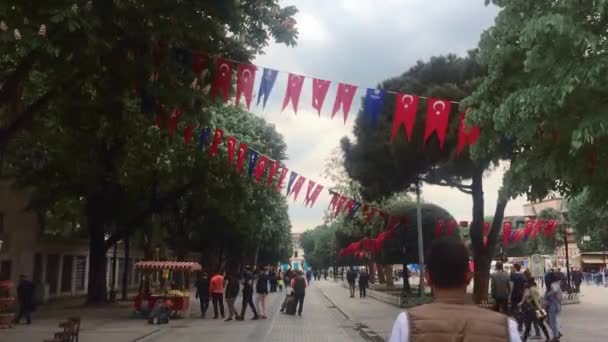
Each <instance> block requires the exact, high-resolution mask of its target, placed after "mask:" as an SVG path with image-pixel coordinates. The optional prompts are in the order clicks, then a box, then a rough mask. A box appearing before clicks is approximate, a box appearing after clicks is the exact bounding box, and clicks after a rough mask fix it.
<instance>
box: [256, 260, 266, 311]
mask: <svg viewBox="0 0 608 342" xmlns="http://www.w3.org/2000/svg"><path fill="white" fill-rule="evenodd" d="M261 270H262V271H261V272H260V274H259V275H258V281H257V283H256V285H255V292H256V293H257V297H256V300H255V302H256V305H257V307H258V312H259V313H260V317H262V318H263V319H266V296H267V295H268V274H267V271H266V270H265V269H264V268H262V269H261Z"/></svg>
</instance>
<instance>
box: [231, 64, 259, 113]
mask: <svg viewBox="0 0 608 342" xmlns="http://www.w3.org/2000/svg"><path fill="white" fill-rule="evenodd" d="M256 70H257V67H256V66H255V65H253V64H239V68H238V71H237V79H236V104H235V105H236V106H238V105H239V103H240V101H241V95H244V96H245V104H246V105H247V109H249V108H250V107H251V98H252V96H253V83H254V82H255V71H256Z"/></svg>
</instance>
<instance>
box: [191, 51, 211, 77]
mask: <svg viewBox="0 0 608 342" xmlns="http://www.w3.org/2000/svg"><path fill="white" fill-rule="evenodd" d="M207 69H209V56H208V55H207V54H206V53H204V52H193V53H192V71H194V73H195V74H196V75H197V76H199V75H200V76H202V74H203V71H206V70H207Z"/></svg>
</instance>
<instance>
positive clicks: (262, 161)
mask: <svg viewBox="0 0 608 342" xmlns="http://www.w3.org/2000/svg"><path fill="white" fill-rule="evenodd" d="M269 161H270V159H268V157H266V156H265V155H263V154H262V155H260V157H259V158H258V163H257V164H256V166H255V169H253V178H254V179H255V182H256V183H259V182H260V178H262V174H264V171H266V166H267V165H268V162H269Z"/></svg>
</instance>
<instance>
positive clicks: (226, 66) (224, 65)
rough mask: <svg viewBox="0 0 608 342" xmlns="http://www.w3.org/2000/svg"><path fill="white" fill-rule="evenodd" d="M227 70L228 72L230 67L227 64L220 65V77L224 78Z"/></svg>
mask: <svg viewBox="0 0 608 342" xmlns="http://www.w3.org/2000/svg"><path fill="white" fill-rule="evenodd" d="M224 68H225V69H226V70H224ZM228 70H230V67H229V66H228V64H226V63H222V64H221V65H220V71H221V72H222V76H226V71H228Z"/></svg>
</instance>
